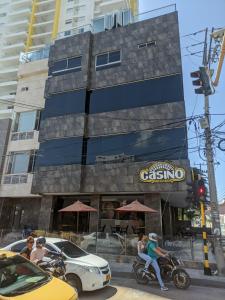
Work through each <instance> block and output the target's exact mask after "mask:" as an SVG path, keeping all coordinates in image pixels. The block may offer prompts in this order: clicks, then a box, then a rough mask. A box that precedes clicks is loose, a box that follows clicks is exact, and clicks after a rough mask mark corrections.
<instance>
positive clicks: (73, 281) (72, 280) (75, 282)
mask: <svg viewBox="0 0 225 300" xmlns="http://www.w3.org/2000/svg"><path fill="white" fill-rule="evenodd" d="M66 281H67V283H68V284H70V285H71V286H72V287H74V288H75V289H76V290H77V292H78V294H80V293H81V292H82V283H81V280H80V278H79V277H78V276H76V275H74V274H68V275H66Z"/></svg>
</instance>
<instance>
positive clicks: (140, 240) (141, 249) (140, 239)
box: [137, 233, 151, 273]
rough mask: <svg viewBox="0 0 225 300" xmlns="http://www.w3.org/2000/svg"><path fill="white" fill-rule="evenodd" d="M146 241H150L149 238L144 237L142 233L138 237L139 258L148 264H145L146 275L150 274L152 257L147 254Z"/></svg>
mask: <svg viewBox="0 0 225 300" xmlns="http://www.w3.org/2000/svg"><path fill="white" fill-rule="evenodd" d="M146 241H148V236H146V235H144V234H143V233H140V234H139V237H138V243H137V250H138V256H139V257H140V258H141V259H144V260H145V262H146V263H145V268H144V271H145V273H149V271H148V268H149V265H150V263H151V257H150V256H149V255H147V254H146V253H145V250H146V246H147V243H146Z"/></svg>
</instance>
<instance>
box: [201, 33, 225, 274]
mask: <svg viewBox="0 0 225 300" xmlns="http://www.w3.org/2000/svg"><path fill="white" fill-rule="evenodd" d="M207 34H208V29H206V32H205V44H204V55H203V65H204V67H205V68H207V65H208V59H207ZM204 98H205V105H204V110H205V120H207V122H206V123H207V126H206V128H205V138H206V142H205V148H206V158H207V169H208V182H209V195H210V206H211V215H212V227H213V239H214V241H213V242H214V249H215V257H216V264H217V268H218V272H219V274H220V275H225V260H224V254H223V247H222V244H221V227H220V216H219V207H218V201H217V189H216V179H215V169H214V157H213V148H212V135H211V126H210V115H209V96H208V95H204Z"/></svg>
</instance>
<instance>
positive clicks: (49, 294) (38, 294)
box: [0, 277, 77, 300]
mask: <svg viewBox="0 0 225 300" xmlns="http://www.w3.org/2000/svg"><path fill="white" fill-rule="evenodd" d="M74 294H75V291H74V289H73V288H72V287H71V286H69V285H68V284H66V283H65V282H63V281H61V280H59V279H57V278H54V277H53V278H52V280H51V281H49V282H48V283H47V284H45V285H42V286H41V287H39V288H37V289H35V290H33V291H31V292H28V293H26V294H23V295H19V296H13V297H3V298H1V296H0V299H10V300H14V299H15V300H40V299H41V300H70V299H71V298H72V297H73V295H74ZM75 299H77V298H75Z"/></svg>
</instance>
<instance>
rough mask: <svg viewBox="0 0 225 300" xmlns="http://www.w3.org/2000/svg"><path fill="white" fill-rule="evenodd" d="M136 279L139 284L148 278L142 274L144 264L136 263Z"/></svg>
mask: <svg viewBox="0 0 225 300" xmlns="http://www.w3.org/2000/svg"><path fill="white" fill-rule="evenodd" d="M134 274H135V277H136V281H137V283H139V284H147V283H148V278H147V277H146V276H145V275H144V265H137V266H136V267H135V269H134Z"/></svg>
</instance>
